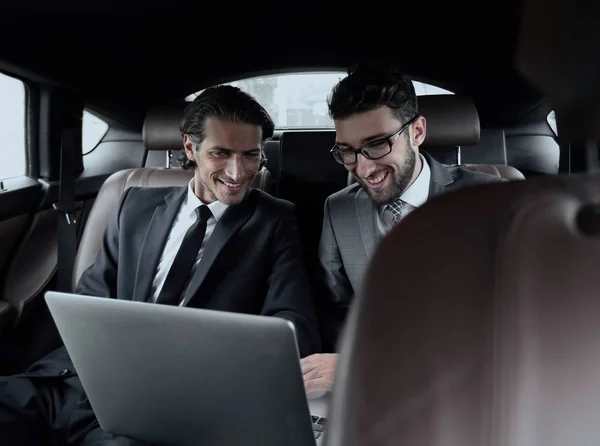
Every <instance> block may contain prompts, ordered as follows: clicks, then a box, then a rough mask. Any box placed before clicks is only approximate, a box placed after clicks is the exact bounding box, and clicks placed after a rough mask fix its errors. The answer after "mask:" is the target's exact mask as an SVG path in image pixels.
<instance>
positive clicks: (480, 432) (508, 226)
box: [325, 175, 600, 446]
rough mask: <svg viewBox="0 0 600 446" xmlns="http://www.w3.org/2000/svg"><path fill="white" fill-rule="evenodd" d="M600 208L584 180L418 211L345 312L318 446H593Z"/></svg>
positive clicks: (492, 193)
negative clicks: (322, 439)
mask: <svg viewBox="0 0 600 446" xmlns="http://www.w3.org/2000/svg"><path fill="white" fill-rule="evenodd" d="M599 209H600V177H599V176H598V175H593V176H592V175H590V176H586V175H582V176H571V177H553V178H535V179H531V180H528V181H517V182H509V183H502V184H489V185H483V186H477V187H474V188H467V189H463V190H459V191H456V192H452V193H448V194H446V195H442V196H438V197H434V198H432V199H431V200H430V201H429V202H427V203H426V204H425V205H423V206H422V207H420V208H419V209H417V210H415V211H414V212H413V213H411V214H410V215H409V216H408V217H407V218H406V219H405V220H403V221H402V222H401V223H400V224H399V225H398V226H397V227H396V228H395V229H394V230H393V231H392V232H391V233H390V234H389V236H388V237H386V238H385V239H384V240H383V241H382V243H381V244H380V245H379V248H378V250H377V252H376V254H375V256H374V258H373V260H372V263H371V265H370V267H369V270H368V273H367V276H366V279H365V283H364V287H363V290H362V292H361V293H360V294H359V295H358V296H357V299H356V301H355V303H354V304H353V307H352V311H351V313H350V318H349V322H348V326H347V328H346V335H345V337H344V339H343V340H342V348H341V356H340V362H339V366H338V371H337V378H336V383H335V388H334V390H333V404H332V406H330V413H329V427H328V430H327V431H326V433H325V444H326V445H327V446H358V445H360V446H392V445H394V446H396V445H402V446H518V445H523V446H525V445H526V446H562V445H566V444H568V445H571V446H592V445H596V444H598V439H599V438H600V423H598V414H600V380H599V379H598V374H599V372H598V371H599V370H600V359H599V358H600V356H599V355H598V352H599V351H600V324H599V323H598V321H599V320H600V299H599V298H598V295H599V293H600V282H599V281H598V264H599V263H600V238H599V235H600V211H599ZM449 216H451V218H449ZM399 253H401V255H399Z"/></svg>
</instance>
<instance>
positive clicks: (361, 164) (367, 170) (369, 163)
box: [355, 153, 377, 178]
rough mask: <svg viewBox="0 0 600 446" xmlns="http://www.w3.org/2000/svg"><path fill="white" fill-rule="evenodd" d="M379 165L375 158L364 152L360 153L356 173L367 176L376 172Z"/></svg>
mask: <svg viewBox="0 0 600 446" xmlns="http://www.w3.org/2000/svg"><path fill="white" fill-rule="evenodd" d="M376 168H377V165H376V164H375V162H374V161H373V160H370V159H367V158H365V157H364V155H363V154H362V153H359V154H358V156H357V158H356V170H355V172H356V175H358V176H359V177H360V178H366V177H368V176H369V175H371V174H372V173H374V172H375V169H376Z"/></svg>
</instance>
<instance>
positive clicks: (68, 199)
mask: <svg viewBox="0 0 600 446" xmlns="http://www.w3.org/2000/svg"><path fill="white" fill-rule="evenodd" d="M77 136H78V135H77V131H76V130H74V129H73V128H72V127H71V124H70V123H69V124H67V125H65V126H64V127H63V130H62V135H61V147H60V180H59V185H58V202H57V203H55V204H54V205H53V207H54V209H56V210H57V211H58V212H60V213H61V214H62V216H63V218H60V219H59V222H58V266H57V272H56V289H57V290H58V291H63V292H71V291H72V277H73V266H74V265H75V255H76V254H77V221H76V219H75V214H76V201H75V163H74V162H73V161H74V160H73V157H74V154H75V151H76V150H80V147H78V146H79V142H78V138H77Z"/></svg>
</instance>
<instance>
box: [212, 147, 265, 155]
mask: <svg viewBox="0 0 600 446" xmlns="http://www.w3.org/2000/svg"><path fill="white" fill-rule="evenodd" d="M208 150H219V151H221V152H227V153H231V152H234V151H233V150H231V149H228V148H226V147H221V146H212V147H209V148H208ZM250 152H260V147H255V148H252V149H247V150H244V151H243V152H242V153H250Z"/></svg>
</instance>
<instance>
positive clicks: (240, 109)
mask: <svg viewBox="0 0 600 446" xmlns="http://www.w3.org/2000/svg"><path fill="white" fill-rule="evenodd" d="M207 118H214V119H223V120H227V121H231V122H235V123H241V124H254V125H259V126H260V127H261V128H262V142H263V143H264V141H266V140H267V139H268V138H271V137H272V136H273V131H274V130H275V124H274V123H273V120H272V119H271V117H270V116H269V113H268V112H267V110H265V109H264V107H263V106H262V105H260V104H259V103H258V102H257V101H256V99H254V98H253V97H252V96H251V95H249V94H248V93H246V92H244V91H242V90H240V89H239V88H238V87H234V86H231V85H218V86H216V87H210V88H207V89H206V90H204V91H203V92H202V93H201V94H200V95H198V97H196V99H194V101H193V102H192V103H191V104H189V105H188V106H187V107H186V109H185V111H184V113H183V117H182V118H181V121H180V123H179V131H180V132H181V136H182V137H183V135H186V134H187V135H188V136H189V137H190V138H191V140H192V142H193V143H194V144H196V145H199V144H201V143H202V141H204V138H206V119H207ZM179 164H180V166H181V167H182V168H184V169H186V170H192V169H194V168H195V167H196V162H195V161H192V160H190V159H188V157H187V156H186V154H185V149H183V150H182V153H181V156H180V158H179Z"/></svg>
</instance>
